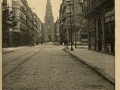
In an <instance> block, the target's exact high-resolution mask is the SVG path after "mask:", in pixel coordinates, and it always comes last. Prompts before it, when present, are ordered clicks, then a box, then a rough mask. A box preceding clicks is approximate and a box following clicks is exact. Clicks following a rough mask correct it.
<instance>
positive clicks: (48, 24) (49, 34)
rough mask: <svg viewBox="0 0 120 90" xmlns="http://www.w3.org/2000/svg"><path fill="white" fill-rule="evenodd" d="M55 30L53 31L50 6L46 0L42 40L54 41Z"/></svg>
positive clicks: (48, 0)
mask: <svg viewBox="0 0 120 90" xmlns="http://www.w3.org/2000/svg"><path fill="white" fill-rule="evenodd" d="M54 40H55V31H54V18H53V14H52V6H51V3H50V0H47V5H46V14H45V31H44V41H45V42H54Z"/></svg>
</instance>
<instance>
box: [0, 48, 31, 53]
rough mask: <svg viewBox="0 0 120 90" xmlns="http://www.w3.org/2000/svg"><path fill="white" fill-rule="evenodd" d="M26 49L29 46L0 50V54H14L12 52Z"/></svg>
mask: <svg viewBox="0 0 120 90" xmlns="http://www.w3.org/2000/svg"><path fill="white" fill-rule="evenodd" d="M27 47H29V46H20V47H8V48H2V54H5V53H10V52H14V51H16V50H19V49H23V48H27Z"/></svg>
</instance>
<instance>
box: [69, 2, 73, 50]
mask: <svg viewBox="0 0 120 90" xmlns="http://www.w3.org/2000/svg"><path fill="white" fill-rule="evenodd" d="M68 2H69V6H70V34H71V49H70V51H73V47H72V45H73V42H72V35H73V34H72V20H71V17H72V15H71V13H72V10H71V5H72V2H71V1H68Z"/></svg>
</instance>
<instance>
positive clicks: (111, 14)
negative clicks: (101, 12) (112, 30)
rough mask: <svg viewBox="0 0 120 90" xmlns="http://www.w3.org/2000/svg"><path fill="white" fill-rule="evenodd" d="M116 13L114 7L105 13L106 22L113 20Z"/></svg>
mask: <svg viewBox="0 0 120 90" xmlns="http://www.w3.org/2000/svg"><path fill="white" fill-rule="evenodd" d="M114 13H115V10H114V9H112V10H110V11H108V12H106V13H105V23H107V22H110V21H113V20H114V19H115V15H114Z"/></svg>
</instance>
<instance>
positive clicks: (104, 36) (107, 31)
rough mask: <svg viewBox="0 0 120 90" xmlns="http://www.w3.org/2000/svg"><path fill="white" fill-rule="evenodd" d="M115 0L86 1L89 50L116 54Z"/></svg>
mask: <svg viewBox="0 0 120 90" xmlns="http://www.w3.org/2000/svg"><path fill="white" fill-rule="evenodd" d="M114 2H115V1H114V0H84V11H85V17H86V18H87V21H88V35H89V40H88V42H89V43H88V44H89V49H90V50H95V51H100V52H105V53H114V51H115V9H114V8H115V6H114Z"/></svg>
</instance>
